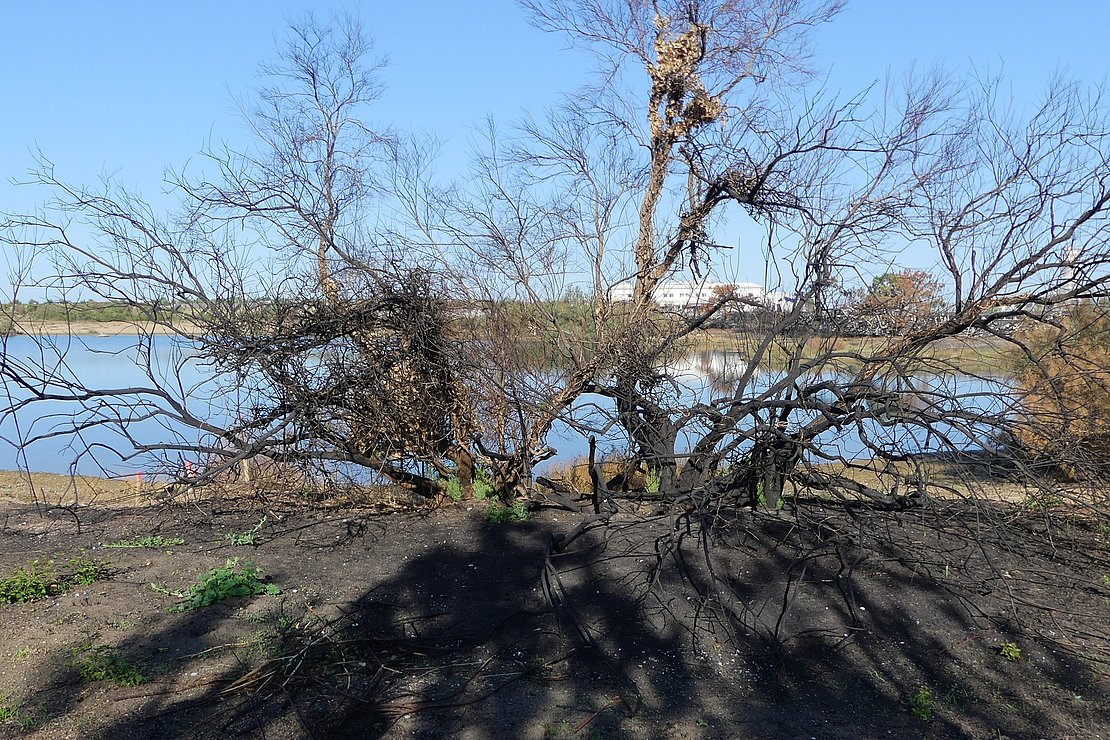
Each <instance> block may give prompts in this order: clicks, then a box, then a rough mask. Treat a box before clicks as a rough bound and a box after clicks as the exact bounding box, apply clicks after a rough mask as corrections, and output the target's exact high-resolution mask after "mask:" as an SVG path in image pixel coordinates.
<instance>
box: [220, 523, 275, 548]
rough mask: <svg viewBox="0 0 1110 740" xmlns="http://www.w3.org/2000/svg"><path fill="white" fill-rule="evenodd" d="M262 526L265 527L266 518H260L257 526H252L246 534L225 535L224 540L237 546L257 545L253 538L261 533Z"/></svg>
mask: <svg viewBox="0 0 1110 740" xmlns="http://www.w3.org/2000/svg"><path fill="white" fill-rule="evenodd" d="M264 526H266V517H262V518H261V519H259V520H258V524H256V525H254V527H252V528H251V529H248V530H247V531H246V532H238V533H232V534H228V535H225V537H224V539H226V540H227V541H228V542H230V543H231V544H233V545H237V546H238V545H255V544H258V543H257V542H255V536H256V535H257V534H258V533H259V532H261V531H262V528H263V527H264Z"/></svg>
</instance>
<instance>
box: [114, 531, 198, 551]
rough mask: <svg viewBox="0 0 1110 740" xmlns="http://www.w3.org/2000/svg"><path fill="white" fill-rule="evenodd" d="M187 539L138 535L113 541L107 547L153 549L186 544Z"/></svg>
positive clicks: (157, 535)
mask: <svg viewBox="0 0 1110 740" xmlns="http://www.w3.org/2000/svg"><path fill="white" fill-rule="evenodd" d="M184 544H185V540H183V539H181V538H180V537H163V536H162V535H160V534H148V535H146V536H145V537H136V538H133V539H130V540H118V541H116V542H111V543H109V544H107V545H105V547H117V548H126V547H141V548H147V549H151V550H156V549H160V548H163V547H175V546H177V545H184Z"/></svg>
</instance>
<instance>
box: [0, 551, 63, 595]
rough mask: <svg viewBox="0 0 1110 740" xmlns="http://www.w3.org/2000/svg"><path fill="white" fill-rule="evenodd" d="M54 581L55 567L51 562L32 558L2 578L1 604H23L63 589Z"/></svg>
mask: <svg viewBox="0 0 1110 740" xmlns="http://www.w3.org/2000/svg"><path fill="white" fill-rule="evenodd" d="M54 581H55V577H54V569H53V568H52V567H51V565H50V563H40V562H39V561H38V560H32V561H31V562H30V563H28V564H27V565H24V566H22V567H20V568H17V569H16V571H15V573H13V574H12V575H10V576H8V577H7V578H3V579H0V604H22V603H24V602H27V601H36V600H38V599H45V598H46V597H47V596H50V595H51V594H54V593H58V592H60V591H61V587H60V586H59V585H58V584H56V583H55V582H54Z"/></svg>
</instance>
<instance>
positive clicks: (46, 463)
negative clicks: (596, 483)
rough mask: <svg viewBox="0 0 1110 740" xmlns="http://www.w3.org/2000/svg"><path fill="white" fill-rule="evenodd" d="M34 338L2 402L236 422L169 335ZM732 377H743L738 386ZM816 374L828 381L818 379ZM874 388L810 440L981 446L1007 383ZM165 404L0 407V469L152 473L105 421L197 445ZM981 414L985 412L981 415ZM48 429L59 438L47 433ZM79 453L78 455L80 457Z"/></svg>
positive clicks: (593, 414)
mask: <svg viewBox="0 0 1110 740" xmlns="http://www.w3.org/2000/svg"><path fill="white" fill-rule="evenodd" d="M43 344H44V343H43V342H41V340H39V339H36V338H31V337H9V338H8V339H7V340H6V343H5V344H4V353H5V359H6V360H7V361H8V362H9V363H12V364H14V365H15V366H16V367H19V366H20V365H22V366H25V367H26V366H35V367H40V368H41V367H46V368H50V369H51V373H52V374H53V377H54V384H53V385H47V386H42V387H39V388H34V389H25V388H20V387H19V386H17V385H15V384H13V383H12V382H10V381H9V382H6V384H5V391H6V393H7V397H8V399H9V402H10V403H9V406H11V405H14V404H15V403H17V402H18V401H20V400H23V399H25V398H27V397H28V396H29V395H30V394H31V393H32V392H40V393H50V392H53V391H58V390H60V389H62V388H63V387H64V385H65V383H66V382H67V381H68V380H72V379H74V378H80V379H81V380H82V381H83V382H84V383H85V384H86V385H87V386H89V387H100V388H129V387H140V388H149V389H150V390H151V391H154V390H156V389H157V388H158V387H159V386H161V387H166V388H170V389H172V395H173V396H174V397H175V398H178V399H182V400H183V401H184V407H183V408H182V409H179V410H177V411H178V412H180V411H184V412H186V413H189V414H193V415H195V416H197V417H198V418H202V419H203V418H208V419H214V420H216V421H217V423H226V422H229V421H231V420H232V419H233V418H234V414H235V409H236V408H237V406H238V404H239V403H240V402H242V401H244V398H245V396H246V394H247V393H249V391H247V390H245V389H244V388H243V387H242V385H241V384H240V383H238V382H236V381H235V379H232V378H228V377H226V376H222V377H221V376H218V375H217V374H216V373H214V372H213V371H212V369H211V368H210V367H207V366H205V365H203V364H201V363H200V362H198V361H197V359H196V357H195V355H194V353H193V350H192V347H191V346H190V345H189V343H188V342H187V341H183V340H181V339H177V338H173V337H155V338H154V339H153V341H151V342H150V343H149V344H147V345H142V344H140V345H139V346H136V338H135V337H134V336H118V337H68V336H65V337H56V338H54V339H53V340H51V342H48V343H45V346H46V349H45V351H44V349H43ZM63 358H64V362H63ZM667 375H669V376H670V377H671V378H672V379H673V381H674V382H667V383H662V384H660V386H659V387H658V388H657V389H655V393H656V399H655V400H657V401H658V402H659V403H660V405H662V406H663V407H665V408H676V409H677V408H690V407H693V406H695V405H698V404H705V405H709V404H714V403H717V404H718V405H719V404H720V403H722V402H724V401H731V402H735V403H744V402H748V401H751V400H753V399H758V398H760V397H761V396H764V395H766V394H769V393H772V395H774V394H775V393H778V391H773V389H776V387H777V385H781V384H782V383H783V381H784V378H785V375H784V372H783V371H776V370H768V369H763V368H752V367H751V364H750V362H749V360H748V358H747V357H746V356H745V355H744V354H742V353H739V352H710V351H701V352H696V353H693V354H691V355H689V356H686V357H683V358H681V359H679V360H677V361H675V362H673V363H672V364H671V365H670V367H668V368H667ZM845 380H846V376H843V375H838V374H835V373H812V374H809V375H806V376H804V377H802V378H795V379H793V380H792V382H793V383H794V384H798V383H801V384H806V385H808V386H811V387H812V388H813V389H814V390H813V393H812V395H811V398H812V399H813V401H814V402H815V405H816V402H823V403H832V402H834V401H836V393H835V392H834V390H833V389H834V388H835V387H837V386H839V385H841V384H842V383H843V382H844V381H845ZM740 381H744V383H743V384H742V385H739V386H738V383H740ZM823 381H831V382H828V383H826V384H825V385H826V387H822V382H823ZM881 390H886V391H891V392H892V394H891V395H890V396H889V397H888V399H887V400H882V399H879V400H875V401H872V402H871V403H872V404H885V405H883V406H881V407H879V406H874V405H872V406H871V407H870V408H869V409H868V411H869V412H870V414H869V415H873V416H874V417H875V418H865V419H862V420H859V421H858V423H852V424H847V425H845V426H843V427H841V428H833V429H830V430H828V431H827V432H824V433H823V434H822V435H821V436H820V437H818V439H817V440H816V442H817V444H818V445H819V446H821V447H823V448H824V449H826V450H829V451H831V452H832V453H833V454H835V455H838V456H842V457H844V458H846V459H855V458H859V457H865V456H871V455H872V454H873V452H872V450H871V449H869V448H868V445H869V444H870V445H871V446H872V447H873V448H878V449H881V450H884V451H887V452H889V453H892V454H898V453H902V454H905V453H909V452H915V451H931V450H934V449H935V450H940V449H952V448H953V447H955V448H963V449H969V448H980V447H982V446H984V444H986V443H987V442H988V441H989V439H990V437H991V435H992V434H993V426H992V424H991V423H990V419H991V418H994V419H997V418H998V417H1000V416H1003V415H1005V414H1006V411H1007V409H1006V406H1007V404H1008V403H1009V401H1010V397H1009V395H1008V385H1007V383H1006V381H1004V380H1001V379H989V378H977V377H971V376H958V375H915V376H910V377H904V378H899V379H897V380H896V381H892V382H891V384H889V387H886V388H882V389H881ZM789 392H790V393H793V394H795V395H797V394H798V392H799V389H798V388H795V387H791V388H790V389H789ZM890 398H893V399H895V400H894V401H891V400H889V399H890ZM169 403H170V401H169V400H167V399H166V398H164V397H160V396H159V395H158V394H157V393H154V392H150V393H146V394H142V395H140V396H139V399H138V401H137V402H136V403H133V404H131V405H128V406H123V405H121V404H118V403H115V404H113V403H112V401H111V399H106V400H105V401H103V402H102V403H99V404H93V406H92V407H91V408H90V409H87V410H84V411H81V412H79V413H76V414H75V411H74V408H73V406H72V405H71V404H66V403H64V402H61V401H48V402H43V403H36V404H35V405H33V406H31V407H29V408H28V409H26V410H25V411H24V412H23V413H20V414H18V415H15V414H12V413H10V412H9V413H5V414H2V415H0V467H2V468H9V469H11V468H16V467H25V468H27V469H29V470H32V471H37V472H54V473H67V472H70V471H71V470H74V469H75V470H76V472H79V473H82V474H88V475H102V474H108V475H133V474H134V473H135V472H138V471H143V470H147V471H149V470H152V469H154V466H155V459H154V457H153V456H151V455H139V456H136V457H126V456H125V455H121V454H120V452H121V451H125V450H130V449H132V444H131V441H129V440H128V439H126V438H125V437H123V436H121V434H120V433H119V432H118V430H116V429H115V428H113V426H112V425H109V424H104V423H103V422H105V421H106V420H115V419H121V418H123V419H128V420H129V434H130V435H131V436H132V438H133V440H134V441H135V442H138V443H139V444H157V443H166V442H173V443H179V444H181V445H182V446H184V447H187V446H189V445H194V444H196V443H197V442H198V441H199V440H200V438H201V434H200V433H199V432H197V431H196V430H195V429H190V428H188V427H186V426H184V425H182V424H175V423H172V422H171V421H169V420H168V419H167V418H166V417H164V416H160V415H159V414H158V411H159V410H165V409H166V408H167V404H169ZM908 408H912V410H913V412H914V413H917V414H924V415H926V416H929V417H932V418H935V419H936V420H937V421H936V423H935V424H934V425H933V428H932V429H930V430H928V431H926V430H923V429H921V428H918V427H914V426H909V425H906V424H903V423H899V418H900V416H904V414H905V412H906V410H907V409H908ZM31 413H33V414H34V416H33V417H32V416H31ZM818 414H819V412H818V411H816V410H811V411H803V412H799V413H796V414H794V415H793V416H792V417H791V424H792V426H794V427H795V428H796V427H798V426H800V425H802V424H805V423H807V422H809V421H812V420H813V419H814V418H816V417H817V415H818ZM983 416H986V417H988V420H987V422H986V423H984V421H983V420H982V418H981V417H983ZM614 417H615V414H614V411H613V404H612V402H611V401H610V400H608V399H606V398H603V397H601V396H589V395H587V396H584V397H582V398H581V399H579V400H578V402H576V404H575V405H574V407H573V408H572V410H571V413H570V414H568V415H567V418H566V419H565V420H564V421H561V422H558V423H557V424H556V426H555V428H554V430H553V433H552V435H551V436H550V438H549V440H548V442H549V444H550V446H551V447H552V448H554V449H556V450H557V451H558V454H557V455H556V456H555V457H554V458H553V459H552V460H551V461H549V462H548V463H547V465H550V464H551V463H552V462H555V463H560V462H569V461H572V460H575V459H580V458H582V457H584V456H585V455H586V450H587V441H586V440H587V437H588V435H590V434H593V435H595V436H596V437H598V439H599V441H600V444H601V449H602V450H603V451H610V452H613V451H621V452H623V451H625V450H627V449H629V441H628V439H627V438H626V436H625V434H624V432H623V431H622V430H621V428H620V427H619V425H618V424H616V423H615V420H614ZM75 422H76V423H77V424H79V425H81V426H83V428H82V430H81V431H80V433H79V434H77V435H72V434H64V432H66V431H67V430H71V429H72V428H73V425H74V423H75ZM705 430H706V425H705V424H704V422H694V423H691V424H690V425H689V426H687V428H686V429H685V430H684V431H683V432H682V433H681V434H680V438H679V448H680V449H679V451H680V452H682V451H683V450H688V449H689V448H690V447H691V446H692V444H693V443H694V440H695V439H696V438H698V437H699V436H700V435H701V434H703V433H704V432H705ZM55 434H56V435H57V436H50V435H55ZM32 436H43V437H44V438H43V439H40V440H39V441H38V442H36V443H35V444H34V445H31V446H27V447H24V446H22V445H21V444H20V440H22V439H27V438H29V437H32ZM83 451H87V452H85V454H82V453H83ZM181 454H182V455H184V454H185V453H181ZM182 461H184V458H182ZM545 467H546V466H545ZM542 470H543V468H541V469H540V470H539V472H542Z"/></svg>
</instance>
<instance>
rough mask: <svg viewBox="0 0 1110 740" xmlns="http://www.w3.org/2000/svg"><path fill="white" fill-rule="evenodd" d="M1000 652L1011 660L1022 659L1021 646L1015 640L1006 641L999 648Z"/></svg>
mask: <svg viewBox="0 0 1110 740" xmlns="http://www.w3.org/2000/svg"><path fill="white" fill-rule="evenodd" d="M998 654H999V655H1001V656H1002V657H1003V658H1005V659H1006V660H1009V661H1017V660H1021V648H1019V647H1018V646H1017V644H1016V643H1013V642H1004V643H1002V645H1001V647H999V648H998Z"/></svg>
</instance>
